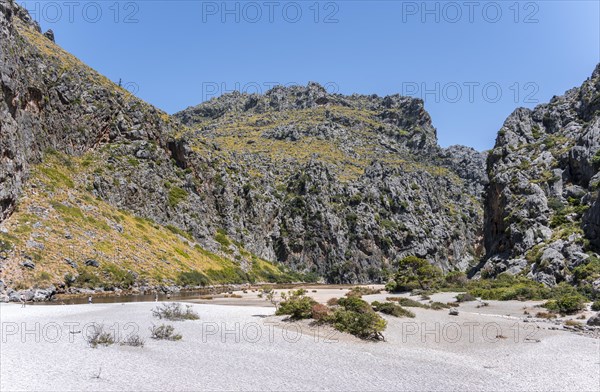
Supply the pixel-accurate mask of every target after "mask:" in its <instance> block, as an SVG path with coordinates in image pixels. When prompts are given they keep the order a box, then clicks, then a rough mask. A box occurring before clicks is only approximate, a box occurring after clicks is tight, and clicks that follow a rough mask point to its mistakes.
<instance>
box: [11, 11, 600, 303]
mask: <svg viewBox="0 0 600 392" xmlns="http://www.w3.org/2000/svg"><path fill="white" fill-rule="evenodd" d="M0 14H1V17H0V42H2V45H0V71H1V75H2V78H1V80H0V85H1V87H2V88H1V90H0V93H1V98H2V99H0V119H1V120H2V122H0V129H1V131H2V135H3V136H2V139H1V140H0V152H1V154H0V156H2V157H3V159H2V160H1V161H0V222H1V228H2V232H0V244H1V245H2V247H1V249H0V250H1V252H0V253H1V256H2V258H1V260H0V269H1V270H2V272H3V282H2V285H1V286H2V287H0V291H4V292H8V291H7V290H8V289H9V288H10V287H15V286H18V285H23V284H25V285H29V286H31V287H33V286H35V285H39V284H42V283H41V282H43V284H46V283H52V284H54V285H56V286H58V287H59V290H62V291H65V290H69V289H71V288H70V287H67V286H68V285H67V284H66V281H68V279H66V277H67V274H69V279H71V278H72V279H75V280H74V282H78V281H77V278H78V277H80V276H81V277H82V278H81V279H83V278H85V277H88V278H90V276H93V277H95V278H90V281H92V282H96V283H97V284H108V283H110V284H108V285H109V286H111V287H113V288H114V287H117V288H118V287H119V284H121V283H119V282H122V279H121V278H122V277H123V274H125V275H127V276H130V275H131V276H135V278H133V279H127V284H129V285H130V286H131V285H133V287H149V286H148V285H150V286H153V287H173V286H176V285H192V286H193V285H200V284H210V283H217V282H219V283H227V282H233V281H235V282H242V281H250V280H256V279H259V280H260V279H266V280H273V281H277V280H279V281H285V280H286V279H287V280H288V281H289V279H303V278H306V277H310V279H323V280H324V281H326V282H329V283H360V282H385V281H386V280H387V279H388V277H389V274H390V273H391V272H392V271H393V270H394V268H395V265H396V263H397V262H398V260H400V259H401V258H403V257H405V256H409V255H416V256H419V257H422V258H426V259H427V260H429V261H430V262H431V263H432V264H435V265H436V266H438V267H440V268H441V269H442V270H444V271H446V272H450V271H455V270H458V271H468V270H471V269H472V268H475V269H474V270H472V271H473V272H472V273H473V274H474V275H475V276H476V277H478V276H482V275H483V276H496V275H498V274H500V273H503V272H506V271H508V272H511V273H516V274H519V273H522V274H529V275H530V277H531V278H533V279H536V280H539V281H542V282H544V283H547V284H550V285H553V284H556V283H558V282H560V281H562V280H568V281H571V282H573V283H574V284H577V283H578V282H576V281H575V280H573V278H570V276H571V275H572V273H571V270H572V269H573V268H576V267H577V266H580V265H582V264H585V263H589V262H591V260H594V259H595V257H596V256H594V254H595V253H594V249H596V248H595V247H596V246H597V244H596V240H594V236H597V233H598V232H600V229H599V227H600V226H599V223H598V221H599V219H598V216H599V215H600V213H599V212H598V211H599V210H600V207H599V206H598V203H597V202H596V201H595V200H596V196H595V194H594V191H593V190H585V191H584V192H583V193H581V192H579V189H575V191H577V192H579V193H581V195H580V196H579V199H578V200H579V201H578V204H577V205H566V204H569V203H571V201H570V199H569V198H573V194H575V195H576V196H577V195H579V193H577V192H575V193H573V192H574V191H573V190H572V189H571V190H569V191H565V192H567V193H565V194H564V195H563V194H562V193H561V194H560V197H561V199H560V200H559V201H560V202H561V206H562V207H563V208H566V210H564V209H563V210H561V211H562V212H561V213H560V214H558V216H559V217H560V219H559V218H554V217H555V216H557V214H552V213H551V214H548V213H547V208H548V207H547V206H548V203H549V198H548V197H547V195H546V191H548V192H547V193H548V195H550V193H551V192H550V189H551V186H550V185H549V184H550V183H549V180H550V178H548V179H546V177H544V176H546V174H545V173H546V172H547V171H548V170H547V169H548V168H551V169H552V170H555V169H559V168H562V169H561V170H562V172H561V175H563V174H564V172H565V170H566V169H565V168H568V173H567V174H565V175H564V177H565V178H564V181H563V182H564V183H565V184H567V185H569V186H571V185H572V184H570V182H572V181H571V180H575V182H577V184H576V185H577V186H578V187H579V188H582V189H583V188H585V186H590V184H591V182H590V181H591V179H592V177H593V178H596V177H595V176H597V174H594V173H593V171H594V170H596V169H595V166H594V165H596V164H595V163H594V162H595V161H594V159H595V158H594V156H595V155H594V151H595V149H596V146H597V144H598V135H597V128H596V127H597V122H598V116H597V106H598V102H600V101H599V100H598V96H600V94H599V93H598V88H597V84H598V83H597V81H598V79H599V78H598V75H599V74H600V71H599V70H600V66H599V67H597V68H596V70H595V72H594V75H593V76H592V78H590V79H589V80H588V81H587V82H585V83H584V87H582V88H575V89H572V90H569V92H568V94H567V98H563V100H562V101H561V98H560V97H559V98H557V99H556V100H553V101H551V103H549V104H547V105H546V106H544V105H541V106H542V108H541V109H537V108H536V109H534V110H528V109H517V110H515V112H514V113H513V114H512V115H511V116H510V117H509V119H507V122H506V123H505V125H504V127H503V128H502V130H501V131H500V132H499V136H498V138H497V140H496V147H495V148H494V149H493V150H491V151H490V152H483V153H480V152H477V151H475V150H474V149H472V148H470V147H465V146H450V147H448V148H441V147H440V146H439V145H438V142H437V131H436V129H435V128H434V127H433V125H432V120H431V117H430V116H429V114H428V113H427V111H426V110H425V108H424V105H423V101H422V100H419V99H415V98H410V97H402V96H399V95H392V96H387V97H379V96H376V95H358V94H354V95H350V96H344V95H341V94H330V93H328V92H327V91H326V90H325V89H324V88H323V87H322V86H320V85H318V84H316V83H309V84H308V85H307V86H306V87H304V86H292V87H280V86H277V87H274V88H272V89H271V90H269V91H267V92H266V93H265V94H262V95H257V94H244V93H238V92H234V93H230V94H224V95H222V96H220V97H215V98H213V99H211V100H209V101H207V102H204V103H201V104H200V105H197V106H192V107H189V108H187V109H185V110H183V111H181V112H179V113H176V114H175V115H173V116H169V115H167V114H166V113H164V112H162V111H160V110H158V109H156V108H154V107H153V106H152V105H149V104H147V103H145V102H143V101H142V100H139V99H138V98H136V97H134V96H132V95H131V94H130V93H129V92H128V91H126V90H124V89H122V88H120V87H119V86H117V85H115V84H114V83H112V82H111V81H109V80H108V79H106V78H104V77H103V76H101V75H100V74H98V73H97V72H95V71H93V70H91V69H90V68H89V67H87V66H85V65H84V64H83V63H81V62H80V61H79V60H77V59H76V58H75V57H73V56H72V55H70V54H68V53H67V52H65V51H64V50H62V49H60V47H58V46H57V45H56V44H55V43H54V42H53V40H52V39H51V37H49V36H48V35H46V36H45V35H42V34H41V30H40V29H39V26H38V25H37V24H36V23H35V22H33V21H32V20H31V18H30V17H29V16H28V14H27V12H26V11H24V10H23V9H22V8H21V7H20V6H18V5H16V4H15V3H14V2H13V1H12V0H0ZM582 91H584V92H585V93H581V92H582ZM567 101H568V102H567ZM548 105H553V106H551V107H552V108H553V109H552V110H549V109H547V106H548ZM536 113H537V114H536ZM546 114H548V119H547V120H545V115H546ZM569 119H570V120H573V119H575V120H574V122H575V123H576V124H575V125H578V127H577V126H575V128H573V127H574V125H573V124H572V123H573V121H571V122H570V123H569V121H568V120H569ZM533 123H535V124H538V129H536V130H534V129H533V128H532V124H533ZM553 124H554V125H553ZM569 126H570V127H571V128H569ZM563 128H565V129H571V131H565V132H566V133H564V134H562V133H561V132H563V130H564V129H563ZM581 130H584V131H585V132H584V133H585V134H586V135H587V136H586V137H587V139H586V138H578V137H579V136H578V135H579V134H578V132H579V131H581ZM569 132H570V133H569ZM534 133H535V135H534ZM536 135H537V136H536ZM557 138H558V139H557ZM567 139H568V140H571V139H572V140H573V142H572V144H573V146H569V150H568V151H562V149H560V148H558V147H556V146H557V145H560V144H561V143H563V142H565V140H567ZM568 140H567V141H568ZM569 143H571V142H569ZM519 146H520V147H519ZM517 147H518V148H517ZM575 147H581V148H575ZM514 148H517V150H518V149H519V148H520V149H522V151H520V152H519V151H513V149H514ZM527 148H529V149H527ZM544 149H545V150H544ZM554 150H556V151H554ZM553 152H556V156H557V157H558V158H560V159H558V165H555V164H554V163H552V162H549V163H548V162H546V163H547V164H546V163H544V164H543V165H542V164H538V163H537V162H536V158H534V155H535V156H536V157H538V156H546V155H547V154H546V155H544V154H545V153H549V154H550V155H552V154H553ZM565 154H566V155H565ZM507 157H508V158H507ZM561 157H562V158H561ZM513 158H514V159H513ZM549 159H550V160H552V159H554V158H549ZM517 161H518V163H516V162H517ZM528 162H531V163H530V166H532V168H527V167H526V165H527V163H528ZM564 162H566V163H564ZM544 165H545V166H544ZM561 165H562V166H561ZM565 165H566V166H565ZM486 166H487V167H486ZM538 166H539V170H538ZM542 166H543V167H544V169H543V170H542ZM546 166H548V167H546ZM555 166H556V167H555ZM65 169H68V170H65ZM509 169H510V170H512V171H511V173H513V174H510V175H503V174H502V173H503V172H505V171H507V170H509ZM530 169H531V170H530ZM577 170H579V171H580V172H582V173H585V176H586V177H585V178H586V179H584V180H583V181H582V179H581V178H579V177H577V175H575V176H572V173H573V172H576V171H577ZM32 176H33V177H32ZM540 176H541V178H542V179H545V184H546V185H543V186H542V187H540V186H539V185H538V184H536V182H537V181H538V180H539V178H538V177H540ZM488 177H489V180H488ZM588 177H589V178H588ZM514 178H516V180H513V179H514ZM552 178H553V177H552ZM512 181H517V185H519V184H521V185H519V186H521V188H519V186H517V187H516V188H515V186H514V184H512ZM538 188H539V189H538ZM542 188H543V189H542ZM565 189H566V187H565ZM533 191H534V194H535V195H538V196H539V197H538V198H537V199H535V198H534V199H535V200H533V201H532V203H533V207H532V208H531V211H536V212H535V213H533V215H535V216H533V215H532V216H531V217H525V218H526V219H525V223H523V225H524V226H523V227H518V224H517V223H520V221H519V222H516V221H514V222H513V218H514V216H517V215H518V216H520V215H519V214H521V215H522V213H521V212H520V211H521V210H523V206H522V205H521V204H519V203H516V202H515V200H517V199H519V200H520V198H521V196H523V198H524V199H527V197H528V196H530V195H529V194H528V192H533ZM561 192H562V191H561ZM569 192H570V193H569ZM555 193H556V192H555ZM572 193H573V194H572ZM584 193H585V195H584ZM500 195H508V196H509V197H504V196H503V197H500ZM514 195H516V196H514ZM513 196H514V197H513ZM554 196H556V195H554ZM544 203H545V205H546V206H545V207H544ZM572 203H575V202H572ZM550 204H552V203H550ZM553 205H555V206H557V208H558V204H557V203H554V204H553ZM583 206H587V208H585V211H584V208H583ZM538 207H539V208H538ZM528 208H529V207H528ZM111 209H112V210H113V211H112V212H111ZM512 212H515V213H516V215H515V214H513V213H512ZM569 214H576V215H577V214H579V215H581V217H582V218H581V219H580V218H577V219H579V220H577V219H575V218H573V219H571V218H570V215H569ZM136 217H137V218H139V219H141V221H136ZM552 219H555V220H556V219H558V220H557V221H556V222H555V223H556V225H558V229H556V227H557V226H554V227H550V226H551V225H550V221H551V220H552ZM565 220H566V221H565ZM575 220H576V221H577V222H580V223H581V225H580V226H581V227H580V229H577V228H576V227H574V226H577V224H578V223H577V222H575ZM120 221H123V222H126V223H127V224H125V225H122V224H120V223H119V222H120ZM94 222H96V224H97V225H98V228H97V229H98V230H96V231H97V232H95V233H93V234H94V235H89V233H88V232H94V230H93V229H92V227H91V226H90V225H93V224H94ZM98 222H100V223H98ZM513 223H514V224H515V225H514V227H513ZM138 224H139V225H140V226H141V227H138ZM70 225H71V226H74V228H73V229H72V230H71V229H69V226H70ZM563 225H564V226H563ZM51 226H54V227H57V228H60V230H62V231H61V232H60V233H58V235H57V232H56V231H57V230H58V229H56V230H54V231H53V230H52V229H51ZM121 226H122V227H121ZM119 227H120V229H119ZM509 227H511V230H512V233H519V234H517V236H516V237H514V236H513V237H510V235H508V234H507V233H508V228H509ZM76 228H85V230H80V229H77V230H75V229H76ZM143 228H145V230H146V232H147V233H153V235H149V234H140V233H141V232H140V230H142V229H143ZM567 228H568V229H569V230H571V231H573V230H575V229H577V230H575V231H576V232H571V233H568V235H566V236H563V235H562V234H560V236H561V238H560V240H562V241H563V243H562V244H561V247H560V249H559V250H557V249H555V248H556V247H557V245H556V241H554V242H553V243H548V244H545V245H544V246H546V245H548V246H547V247H545V248H544V246H541V245H540V244H541V243H540V242H539V241H538V238H544V241H546V240H550V239H552V236H553V235H554V234H553V233H555V232H560V233H562V231H564V230H566V229H567ZM539 230H541V232H542V236H541V237H540V236H537V234H536V233H537V231H539ZM142 231H143V230H142ZM73 233H77V234H76V235H74V234H73ZM132 233H137V236H138V237H140V236H141V237H142V238H143V237H147V238H146V239H144V241H146V245H144V244H141V243H140V242H138V241H137V239H135V238H134V237H135V236H132ZM160 233H162V234H160ZM572 234H573V235H575V237H573V238H570V237H569V236H570V235H572ZM67 235H68V237H70V238H67ZM160 236H165V237H166V238H171V241H172V242H173V245H169V246H166V245H162V246H163V250H165V249H166V255H167V256H164V255H159V254H161V252H163V251H161V250H159V249H158V248H156V247H157V246H158V245H157V244H158V243H162V241H158V240H157V237H160ZM536 236H537V237H536ZM562 237H564V238H562ZM523 238H527V240H525V241H524V240H523ZM529 238H532V240H529ZM586 239H587V240H588V243H587V244H586V243H585V240H586ZM580 242H581V244H580ZM56 243H58V244H59V245H64V246H63V248H64V247H65V246H72V245H73V244H74V245H76V246H79V247H81V249H82V250H85V252H83V251H82V252H81V253H82V255H80V256H79V258H80V259H78V260H73V257H69V256H68V255H65V251H64V249H63V250H62V251H61V250H60V247H59V249H57V248H56V247H55V245H56ZM537 245H540V246H539V249H537V250H536V252H538V253H540V255H539V260H538V257H537V256H538V255H537V254H536V255H533V254H530V253H531V252H532V249H533V248H534V246H537ZM550 245H552V246H550ZM139 246H147V247H148V248H149V249H155V250H154V251H153V252H154V253H152V252H151V253H144V254H145V256H144V257H145V260H142V259H140V258H139V257H138V256H137V255H136V253H135V247H139ZM165 246H166V248H165ZM124 247H127V248H131V249H128V250H127V251H125V252H124V251H123V248H124ZM546 248H547V249H546ZM50 249H52V251H50ZM186 249H187V250H186ZM509 249H512V250H514V251H515V252H514V254H512V255H511V254H510V253H505V251H506V250H509ZM548 249H552V250H554V251H557V252H558V253H561V254H562V259H561V258H560V257H558V256H556V254H554V253H553V252H552V251H551V250H548ZM61 252H62V253H61ZM545 253H547V254H546V255H545V256H544V254H545ZM89 255H95V257H96V259H98V260H96V261H98V262H99V263H98V264H99V265H100V268H99V269H97V268H98V267H91V268H90V267H89V266H87V265H82V264H84V262H85V261H86V260H84V258H89V257H91V256H89ZM186 255H187V257H186ZM192 255H197V256H192ZM552 255H553V257H554V259H551V260H554V261H551V262H548V263H547V264H548V265H545V266H542V264H543V262H544V260H547V259H548V258H549V257H551V256H552ZM582 255H585V256H582ZM84 256H85V257H84ZM66 258H68V259H70V263H67V262H65V259H66ZM196 258H197V259H198V262H192V261H193V260H195V259H196ZM569 258H571V259H574V258H578V259H577V260H578V261H576V262H575V263H570V264H569V263H567V262H565V261H564V260H566V259H569ZM529 259H530V260H529ZM115 260H116V261H115ZM131 260H137V261H136V262H135V263H133V262H131ZM523 260H524V261H523ZM555 260H558V261H555ZM561 260H563V261H561ZM165 263H168V264H166V265H172V266H175V267H169V268H167V269H166V270H164V268H163V267H164V265H165ZM31 264H33V265H34V266H33V268H31V267H30V266H27V265H31ZM73 265H74V266H73ZM150 266H151V267H150ZM161 266H163V267H161ZM94 268H96V269H94ZM161 268H163V269H161ZM165 268H166V267H165ZM565 268H566V270H567V271H563V270H564V269H565ZM161 270H164V271H163V272H164V273H157V271H161ZM209 270H210V271H212V272H209ZM216 271H221V272H216ZM223 271H226V272H223ZM540 271H541V272H540ZM42 273H47V274H48V275H49V276H46V275H44V279H40V275H43V274H42ZM190 274H191V275H190ZM194 274H196V275H194ZM192 275H193V276H195V279H189V276H192ZM186 276H187V277H188V278H187V279H183V278H182V277H186ZM107 282H108V283H107ZM88 283H89V282H88ZM587 283H590V282H587ZM596 283H598V285H600V281H598V282H596V281H594V284H596ZM13 291H14V290H13Z"/></svg>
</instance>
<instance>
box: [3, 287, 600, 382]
mask: <svg viewBox="0 0 600 392" xmlns="http://www.w3.org/2000/svg"><path fill="white" fill-rule="evenodd" d="M313 290H316V292H313ZM346 292H347V290H346V289H342V290H340V289H338V288H324V287H322V286H321V287H314V288H312V287H308V295H310V296H312V297H314V298H315V299H316V300H317V301H319V302H326V301H327V300H328V299H329V298H332V297H341V296H343V295H344V294H345V293H346ZM233 294H234V295H235V296H234V297H231V295H230V294H227V295H229V297H224V296H222V295H221V296H218V297H215V298H213V299H212V300H209V299H204V300H197V301H198V302H202V303H193V304H192V307H193V309H194V310H195V311H196V312H197V313H198V314H199V315H200V319H199V320H195V321H182V322H167V323H169V324H172V325H173V326H174V327H175V329H176V331H177V332H179V333H181V335H182V336H183V338H182V340H180V341H174V342H171V341H155V340H151V339H150V338H149V335H150V332H149V328H150V327H151V326H152V325H153V324H161V323H163V322H165V321H164V320H158V319H156V318H153V317H152V313H151V309H153V308H154V307H156V305H157V304H156V303H153V302H137V303H124V304H114V303H113V304H93V305H87V304H86V305H69V306H60V305H58V306H28V307H26V308H25V309H22V308H21V307H20V305H19V304H1V305H0V321H1V323H2V336H1V339H2V340H1V350H0V365H1V366H0V389H2V390H385V391H390V390H444V391H446V390H598V386H599V385H600V339H598V338H597V335H596V337H594V335H593V334H592V333H586V334H583V335H582V334H577V333H572V331H568V330H564V329H563V327H562V324H561V325H557V323H556V322H555V321H546V320H542V319H538V318H535V317H533V315H535V314H536V312H538V311H542V310H543V309H539V308H536V307H535V306H536V305H538V304H539V302H518V301H508V302H497V301H487V302H488V306H481V305H482V304H481V303H480V302H479V301H474V302H468V303H463V304H461V306H460V307H459V308H458V310H459V315H458V316H452V315H449V314H448V310H437V311H436V310H430V309H423V308H410V309H411V310H412V311H413V312H414V313H415V314H416V317H415V318H401V319H398V318H393V317H388V316H385V318H386V319H387V320H388V328H387V330H386V331H385V333H384V335H385V338H386V341H385V342H377V343H375V342H364V341H360V340H359V339H356V338H354V337H352V336H348V335H343V334H340V333H338V332H336V331H334V330H332V329H330V328H327V327H315V326H313V325H311V323H310V322H308V321H302V322H287V321H285V320H284V319H283V317H279V316H274V311H275V309H274V308H273V307H272V306H271V305H270V304H269V303H268V302H267V301H265V299H264V298H258V292H252V289H250V290H247V292H246V293H244V292H241V291H240V292H235V293H233ZM454 295H455V294H452V293H440V294H435V295H433V296H431V300H434V301H440V302H444V303H445V302H451V301H453V300H454V298H453V297H454ZM238 296H240V297H241V298H238ZM389 296H390V295H388V294H386V293H382V294H376V295H368V296H364V297H363V298H364V299H365V300H367V301H374V300H379V301H381V300H385V298H386V297H389ZM413 299H419V297H413ZM422 302H423V303H426V302H427V301H422ZM188 303H189V302H188ZM225 305H227V306H225ZM525 312H528V313H529V315H527V314H525ZM530 316H531V317H530ZM583 321H585V320H583ZM563 322H564V320H561V322H560V323H563ZM92 323H102V324H104V326H105V327H106V328H110V330H111V331H113V332H116V333H117V335H120V337H125V336H127V335H129V334H131V333H137V334H139V335H140V336H142V337H143V338H144V339H145V345H144V347H143V348H139V347H129V346H121V345H119V344H113V345H111V346H108V347H98V348H96V349H94V348H90V347H89V346H88V345H87V343H86V341H85V339H84V336H85V334H86V332H87V331H88V330H89V327H90V325H92Z"/></svg>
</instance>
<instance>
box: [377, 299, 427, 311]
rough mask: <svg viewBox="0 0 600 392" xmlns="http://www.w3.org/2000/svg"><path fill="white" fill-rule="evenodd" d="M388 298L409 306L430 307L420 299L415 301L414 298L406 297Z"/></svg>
mask: <svg viewBox="0 0 600 392" xmlns="http://www.w3.org/2000/svg"><path fill="white" fill-rule="evenodd" d="M386 300H387V301H392V302H397V303H398V305H401V306H406V307H409V308H428V307H429V306H427V305H425V304H422V303H420V302H419V301H415V300H414V299H411V298H405V297H387V298H386Z"/></svg>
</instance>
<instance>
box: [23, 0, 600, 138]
mask: <svg viewBox="0 0 600 392" xmlns="http://www.w3.org/2000/svg"><path fill="white" fill-rule="evenodd" d="M19 3H21V4H24V5H25V6H26V8H28V9H29V10H30V11H33V13H34V17H35V18H36V19H37V20H39V21H40V23H41V25H42V28H43V29H44V30H45V29H48V28H52V29H53V30H54V31H55V34H56V40H57V42H58V43H59V44H60V45H61V46H62V47H64V48H65V49H67V50H68V51H70V52H71V53H73V54H75V55H76V56H77V57H79V58H80V59H81V60H83V61H84V62H85V63H87V64H89V65H90V66H92V67H93V68H95V69H97V70H98V71H100V72H101V73H103V74H105V75H106V76H108V77H109V78H111V79H112V80H115V81H118V80H119V79H122V81H123V84H124V85H126V86H127V87H129V88H130V89H132V90H134V91H135V92H136V93H137V95H138V96H139V97H141V98H142V99H144V100H146V101H148V102H150V103H152V104H154V105H156V106H157V107H159V108H161V109H163V110H165V111H167V112H169V113H174V112H177V111H179V110H182V109H184V108H186V107H188V106H192V105H196V104H198V103H200V102H202V101H203V100H206V99H208V98H210V97H211V96H213V95H214V94H219V93H220V92H223V91H224V90H231V89H234V88H240V89H242V90H247V91H257V90H259V91H263V92H264V91H266V90H267V89H268V86H269V84H270V83H279V84H289V83H292V84H306V83H307V82H308V81H316V82H319V83H321V84H324V85H327V86H328V89H330V90H336V91H339V92H341V93H344V94H351V93H362V94H379V95H388V94H394V93H404V94H405V95H413V96H422V97H424V98H425V102H426V104H425V106H426V108H427V110H428V111H429V112H430V113H431V116H432V118H433V122H434V125H435V126H436V128H437V129H438V137H439V141H440V144H441V145H442V146H448V145H451V144H464V145H468V146H472V147H475V148H477V149H479V150H484V149H489V148H491V147H492V146H493V143H494V140H495V136H496V132H497V131H498V129H499V128H500V127H501V126H502V123H503V121H504V119H505V118H506V117H507V116H508V115H509V114H510V113H511V112H512V111H513V110H514V109H515V108H516V107H518V106H527V107H533V106H535V101H536V100H537V101H538V102H539V103H543V102H546V101H548V100H549V99H550V98H551V97H552V96H553V95H560V94H562V93H564V91H565V90H567V89H569V88H571V87H574V86H578V85H580V84H581V82H582V81H583V80H585V79H586V78H587V77H589V76H590V75H591V72H592V71H593V69H594V67H595V65H596V64H597V63H598V62H599V61H600V26H599V20H600V9H599V5H598V1H537V2H534V1H521V2H516V1H515V0H510V1H496V2H493V1H481V2H479V1H474V2H471V3H469V2H468V1H456V2H435V1H428V2H423V1H415V2H412V1H337V2H328V1H324V2H319V3H316V4H317V7H315V1H313V0H310V1H297V2H287V1H282V2H280V1H272V2H270V3H268V0H265V1H256V2H227V3H226V4H227V5H226V7H227V9H225V8H224V6H223V4H224V3H223V2H222V1H217V2H206V1H147V0H146V1H137V2H134V1H121V2H118V3H116V2H115V0H108V1H97V2H95V3H93V2H87V1H81V2H74V4H75V5H69V4H70V3H69V2H68V1H67V2H61V1H55V2H46V1H19ZM472 3H474V4H473V5H471V4H472ZM115 4H116V5H117V6H115ZM515 4H516V5H515ZM57 5H58V7H57ZM425 7H427V8H425ZM117 9H118V12H117ZM228 10H230V11H232V12H230V13H227V11H228ZM317 10H318V12H317ZM57 11H58V12H57ZM98 11H100V12H101V15H100V14H99V13H98ZM298 11H300V12H301V15H300V14H299V12H298ZM428 11H433V12H432V13H428ZM498 12H500V13H498ZM223 18H224V20H223ZM236 18H237V19H238V20H237V21H236ZM436 19H437V20H436ZM94 21H95V22H94ZM125 22H132V23H125ZM326 22H329V23H326ZM484 87H486V88H485V89H484ZM424 90H428V91H429V93H428V94H427V95H425V96H424V95H423V91H424ZM498 92H500V93H501V96H497V93H498ZM458 94H460V96H459V95H458ZM471 101H472V102H471Z"/></svg>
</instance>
